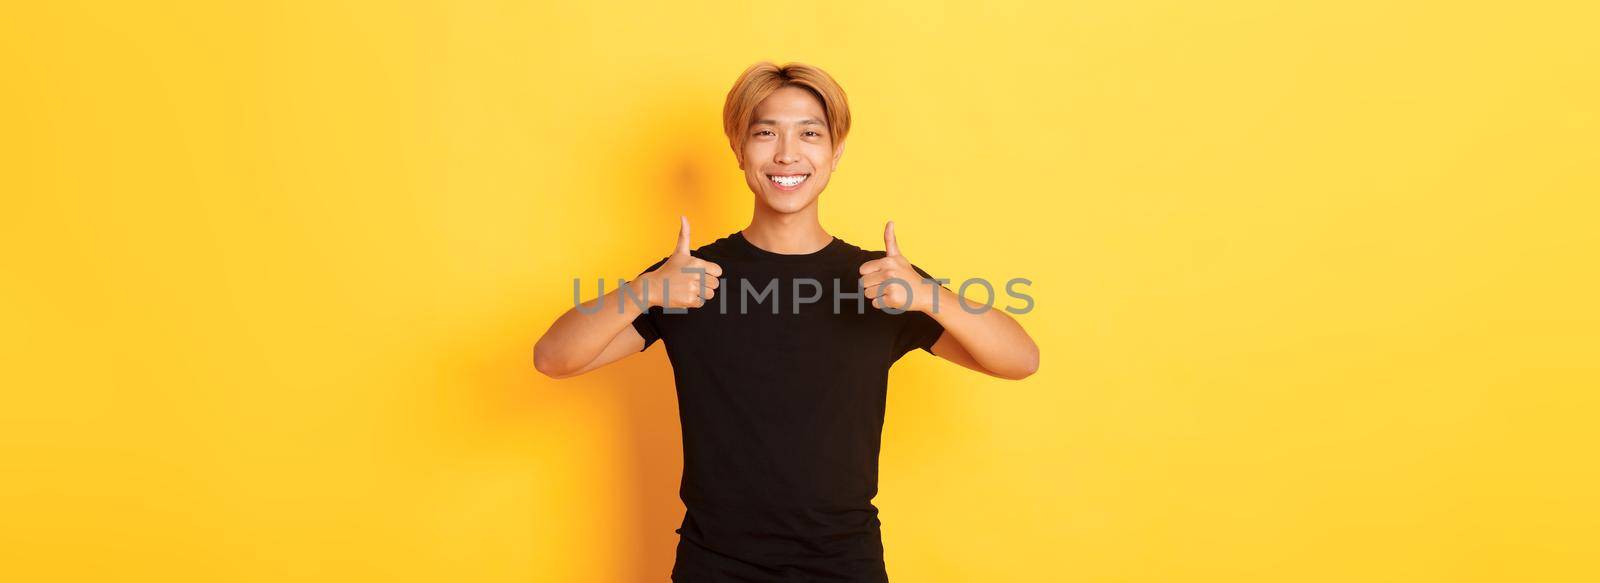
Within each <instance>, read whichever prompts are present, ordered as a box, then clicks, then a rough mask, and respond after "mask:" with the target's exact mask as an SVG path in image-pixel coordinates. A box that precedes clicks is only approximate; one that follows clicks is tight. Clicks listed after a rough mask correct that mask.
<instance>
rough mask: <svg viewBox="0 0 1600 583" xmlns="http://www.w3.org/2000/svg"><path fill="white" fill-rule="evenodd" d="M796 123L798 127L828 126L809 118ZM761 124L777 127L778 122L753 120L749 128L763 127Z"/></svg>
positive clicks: (773, 120)
mask: <svg viewBox="0 0 1600 583" xmlns="http://www.w3.org/2000/svg"><path fill="white" fill-rule="evenodd" d="M796 123H798V124H799V125H817V126H826V125H828V124H825V123H822V122H821V121H818V120H816V119H813V118H809V117H808V118H805V119H802V120H800V121H798V122H796ZM763 124H765V125H774V126H775V125H778V120H775V119H758V120H755V121H753V122H750V125H751V126H758V125H763Z"/></svg>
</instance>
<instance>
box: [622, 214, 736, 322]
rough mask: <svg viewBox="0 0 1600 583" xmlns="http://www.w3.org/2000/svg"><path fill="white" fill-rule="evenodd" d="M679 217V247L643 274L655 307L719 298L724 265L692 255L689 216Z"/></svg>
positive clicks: (699, 303) (686, 305) (688, 305)
mask: <svg viewBox="0 0 1600 583" xmlns="http://www.w3.org/2000/svg"><path fill="white" fill-rule="evenodd" d="M679 219H680V220H681V223H680V225H679V227H678V246H677V247H676V248H674V249H673V250H672V255H670V256H668V257H667V261H666V262H665V263H662V264H661V267H657V268H656V269H655V270H654V271H651V272H649V273H646V274H644V275H643V276H640V279H641V280H643V282H644V283H645V284H646V287H645V289H646V292H647V293H648V294H649V300H650V305H652V306H663V307H667V308H698V307H700V306H704V305H705V304H706V300H709V299H711V298H713V297H716V291H717V285H718V280H717V278H719V277H722V266H720V265H717V264H715V263H712V262H710V261H706V260H704V259H700V258H698V257H695V256H693V255H690V254H689V217H679ZM701 271H704V273H701Z"/></svg>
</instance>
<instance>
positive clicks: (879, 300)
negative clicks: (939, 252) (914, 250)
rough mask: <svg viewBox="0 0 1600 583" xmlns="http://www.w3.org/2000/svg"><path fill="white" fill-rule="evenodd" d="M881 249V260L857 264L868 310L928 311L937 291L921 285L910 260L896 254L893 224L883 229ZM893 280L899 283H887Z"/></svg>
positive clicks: (890, 222) (920, 276)
mask: <svg viewBox="0 0 1600 583" xmlns="http://www.w3.org/2000/svg"><path fill="white" fill-rule="evenodd" d="M883 248H884V250H885V251H884V252H885V255H884V256H883V258H882V259H874V260H872V261H868V262H866V263H862V264H861V287H862V288H863V289H864V290H865V293H866V296H867V297H868V298H871V299H872V307H874V308H878V309H880V310H887V309H894V310H904V311H907V312H910V311H918V312H926V311H928V309H929V307H930V306H932V305H933V294H935V293H938V288H936V287H934V286H932V285H929V284H928V283H925V282H923V281H922V274H920V273H917V270H915V269H912V268H911V261H909V260H907V259H906V258H905V257H903V256H901V255H900V245H899V244H898V243H896V242H895V240H894V221H889V223H888V224H886V225H884V226H883ZM895 279H898V280H900V281H891V280H895ZM900 282H905V284H904V285H902V284H901V283H900ZM908 287H909V289H908ZM908 294H909V295H908Z"/></svg>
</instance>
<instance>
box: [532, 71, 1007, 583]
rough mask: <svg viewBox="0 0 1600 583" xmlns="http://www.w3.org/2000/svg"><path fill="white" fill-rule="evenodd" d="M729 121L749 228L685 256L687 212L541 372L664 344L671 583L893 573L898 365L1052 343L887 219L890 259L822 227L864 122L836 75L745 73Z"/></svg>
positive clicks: (554, 342) (570, 319)
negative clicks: (675, 474)
mask: <svg viewBox="0 0 1600 583" xmlns="http://www.w3.org/2000/svg"><path fill="white" fill-rule="evenodd" d="M723 127H724V131H725V132H726V133H727V134H728V140H729V143H730V145H731V146H732V147H733V151H734V154H735V157H736V158H737V160H738V163H739V167H740V168H741V169H743V170H744V175H745V182H747V183H748V184H749V186H750V190H751V192H753V193H754V195H755V196H754V199H755V200H754V203H755V204H754V211H753V213H752V218H751V221H750V225H749V226H747V227H745V228H744V229H743V230H741V231H737V232H734V233H732V234H729V235H727V236H725V237H722V238H720V239H717V240H716V241H714V242H712V243H710V244H707V245H704V246H701V247H699V248H698V249H692V250H691V248H690V247H691V245H690V230H689V222H688V219H686V218H680V226H679V232H678V240H677V245H676V246H675V247H674V249H673V251H672V253H671V254H669V255H668V256H666V257H664V258H662V259H661V260H660V261H657V262H655V264H653V265H651V266H650V267H648V268H646V269H645V270H644V272H642V273H641V274H640V275H639V276H638V277H637V278H636V279H634V280H633V281H632V282H629V284H628V285H627V286H625V287H624V288H623V289H619V290H615V291H612V292H611V293H604V294H602V295H601V296H600V297H598V298H596V299H594V300H591V301H589V302H585V303H584V304H582V305H579V306H574V307H573V309H571V310H568V311H567V313H565V314H563V315H562V316H561V317H560V318H558V319H557V320H556V322H555V323H554V324H552V325H551V326H550V329H549V331H547V332H545V335H544V337H542V338H540V339H539V342H538V345H537V346H536V347H535V349H534V364H535V366H536V368H538V370H539V371H540V372H542V373H544V374H546V375H549V376H551V377H555V378H565V377H570V376H574V375H579V374H583V373H585V372H588V371H591V370H594V369H596V368H599V367H601V366H604V365H606V364H609V363H611V362H615V361H616V360H618V359H621V358H623V357H625V356H627V355H630V354H634V353H637V352H640V351H643V350H644V349H646V348H649V347H650V345H651V344H653V343H654V342H655V341H656V340H658V339H659V340H661V341H662V342H663V344H665V345H666V350H667V356H668V358H669V359H670V360H671V362H672V370H673V376H674V380H675V381H676V384H677V392H678V409H679V418H680V421H681V423H682V426H683V460H684V469H683V482H682V485H681V487H680V489H679V496H680V497H681V498H682V499H683V503H684V506H685V508H686V509H687V512H686V513H685V515H684V518H683V523H682V526H681V527H680V528H678V530H677V532H678V534H679V535H680V537H679V542H678V549H677V561H676V564H675V565H674V566H673V570H672V580H673V581H677V582H680V583H703V582H723V581H760V582H765V581H852V582H882V581H887V580H888V576H887V573H886V571H885V563H884V555H883V542H882V534H881V530H880V525H881V523H880V522H879V520H878V509H877V507H875V506H873V504H872V499H873V497H874V496H876V494H877V490H878V452H879V445H880V442H881V438H882V433H883V421H884V403H885V397H886V394H887V393H886V391H887V388H888V377H889V368H890V366H892V365H893V364H894V363H895V362H896V361H898V360H899V359H900V358H901V357H902V356H904V355H905V354H907V353H909V352H911V351H913V350H915V349H918V348H920V349H923V350H925V351H927V352H929V353H932V354H934V355H936V356H939V357H941V358H944V359H946V360H949V361H951V362H954V363H956V364H959V365H961V366H963V367H966V368H969V369H972V370H975V371H978V372H982V373H986V374H989V375H992V376H996V377H1000V378H1006V379H1021V378H1024V377H1027V376H1028V375H1031V374H1033V372H1034V371H1035V370H1036V369H1037V368H1038V366H1039V349H1038V347H1037V346H1036V345H1035V344H1034V342H1033V340H1032V339H1031V338H1029V337H1028V334H1027V333H1026V332H1025V331H1023V329H1022V327H1021V326H1020V325H1018V324H1017V322H1016V321H1015V320H1013V319H1012V318H1011V317H1010V316H1009V315H1007V314H1006V313H1005V312H1004V311H1002V310H994V309H965V308H964V307H963V306H971V304H960V303H958V301H959V298H958V297H957V295H956V294H955V293H954V292H952V291H950V290H949V289H947V288H945V287H944V286H941V285H937V283H935V282H933V281H931V280H932V276H930V275H928V273H927V272H924V271H923V270H922V269H920V268H918V267H917V266H915V265H912V263H911V262H910V261H909V260H907V259H906V258H905V256H904V255H902V254H901V252H900V249H899V246H898V244H897V242H896V240H895V233H894V223H893V222H892V221H891V222H889V223H888V224H886V225H885V227H884V250H883V251H868V250H863V249H861V248H860V247H857V246H855V245H852V244H850V243H847V242H845V241H844V240H842V239H839V238H838V237H834V236H832V235H829V234H828V232H827V231H826V230H824V229H823V227H822V224H821V223H820V222H819V221H818V218H817V217H818V215H817V204H818V196H819V195H820V194H822V190H823V188H825V187H826V186H827V185H828V180H829V178H830V177H831V176H832V174H833V171H834V170H835V169H837V168H838V166H839V160H840V158H841V157H842V156H843V155H844V145H845V138H846V136H847V135H848V133H849V130H850V110H849V105H848V103H847V102H846V100H845V94H844V91H843V90H842V89H841V88H840V87H839V85H838V84H837V83H835V82H834V80H833V78H832V77H830V76H829V75H828V74H827V73H825V72H823V71H822V70H821V69H818V68H816V67H811V66H807V65H803V64H798V63H791V64H788V65H783V66H778V65H774V64H771V63H758V64H756V65H753V66H751V67H750V68H749V69H747V70H746V71H745V72H744V74H743V75H741V76H740V77H739V79H738V81H736V82H735V83H734V86H733V89H732V90H731V91H729V93H728V98H727V101H726V103H725V104H724V107H723ZM602 291H603V290H602ZM712 300H716V305H711V303H710V302H711V301H712ZM869 302H870V306H869V305H868V303H869Z"/></svg>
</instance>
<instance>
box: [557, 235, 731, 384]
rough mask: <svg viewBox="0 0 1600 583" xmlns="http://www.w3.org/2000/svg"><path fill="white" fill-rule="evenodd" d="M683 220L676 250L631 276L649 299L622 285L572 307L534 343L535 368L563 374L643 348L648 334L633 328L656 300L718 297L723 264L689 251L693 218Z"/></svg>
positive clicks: (678, 303) (676, 304) (694, 303)
mask: <svg viewBox="0 0 1600 583" xmlns="http://www.w3.org/2000/svg"><path fill="white" fill-rule="evenodd" d="M681 220H682V224H681V227H680V229H679V231H678V246H677V248H676V249H675V250H674V251H673V253H672V255H670V256H668V257H667V260H666V262H664V263H662V264H661V266H660V267H658V268H656V269H655V270H653V271H651V272H649V273H646V274H644V275H640V276H639V277H638V278H636V279H634V280H633V281H632V282H630V287H632V288H633V289H635V290H639V291H637V292H635V293H636V294H637V293H643V294H644V296H645V299H646V300H647V302H646V303H645V305H644V306H640V305H639V304H638V303H636V302H634V301H632V299H631V298H627V297H624V296H623V294H622V290H621V289H617V290H613V291H612V292H611V293H608V294H604V295H601V296H600V297H598V298H595V299H593V300H589V301H588V302H584V303H583V304H582V305H581V306H574V307H573V308H571V309H568V310H567V311H566V313H564V314H562V315H561V317H559V318H556V321H555V323H554V324H551V325H550V329H549V330H546V331H545V333H544V336H543V337H541V338H539V342H538V343H536V344H534V347H533V367H534V368H535V369H538V371H539V372H541V373H544V374H545V375H546V376H549V377H551V378H557V379H562V378H567V377H572V376H577V375H580V374H583V373H586V372H589V371H591V370H594V369H597V368H600V367H602V366H605V365H607V364H611V363H613V362H616V361H617V360H620V359H622V358H623V357H626V356H628V355H630V354H634V353H636V352H639V351H640V350H642V349H643V348H644V338H643V337H642V336H639V332H638V331H637V330H634V328H633V320H634V318H637V317H639V315H640V314H642V313H644V311H645V310H647V309H649V308H651V307H654V306H666V307H671V308H698V307H700V306H703V305H705V301H706V300H709V299H711V298H713V297H715V294H716V289H717V285H718V279H717V278H718V277H720V276H721V275H722V267H720V266H718V265H717V264H715V263H712V262H709V261H705V260H703V259H699V258H697V257H694V256H692V255H690V254H689V219H687V218H683V219H681ZM689 270H695V271H689ZM701 270H703V271H704V274H702V273H700V271H701ZM702 275H703V276H702ZM702 283H703V286H702ZM580 307H581V308H582V309H579V308H580ZM586 312H588V313H586Z"/></svg>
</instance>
